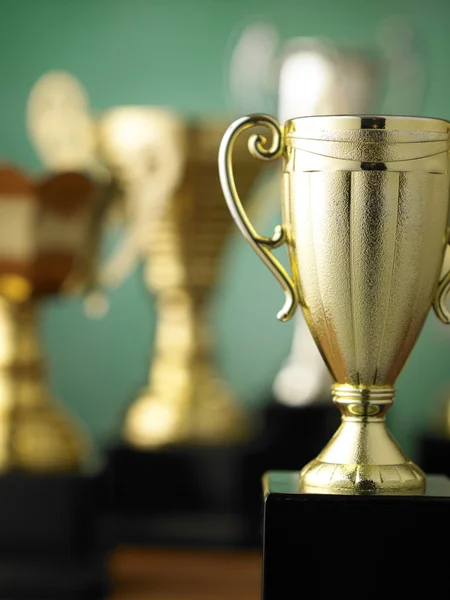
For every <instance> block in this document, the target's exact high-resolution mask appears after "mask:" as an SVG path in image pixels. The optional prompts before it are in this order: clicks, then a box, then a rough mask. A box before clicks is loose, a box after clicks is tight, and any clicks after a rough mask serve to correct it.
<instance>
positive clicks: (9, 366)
mask: <svg viewBox="0 0 450 600" xmlns="http://www.w3.org/2000/svg"><path fill="white" fill-rule="evenodd" d="M103 192H104V190H103V189H102V188H100V187H99V186H97V185H96V184H95V183H94V182H93V181H92V180H91V179H90V178H88V177H87V176H86V175H85V174H83V173H81V172H65V173H59V174H48V175H46V176H43V177H42V178H40V179H34V178H31V177H30V176H28V175H27V174H26V173H24V172H23V171H21V170H20V169H18V168H16V167H13V166H9V165H2V166H0V215H1V218H0V228H1V235H0V348H1V353H0V400H1V402H0V404H1V410H0V540H1V541H0V551H1V555H2V556H7V563H5V564H3V559H0V566H1V569H0V573H1V574H0V594H1V595H2V596H4V597H10V596H11V597H18V596H17V594H19V595H24V594H25V596H27V595H29V594H31V595H33V594H40V593H42V594H44V596H45V594H55V593H56V594H63V593H65V590H66V589H67V588H69V589H72V588H73V589H78V590H82V591H83V593H85V592H86V593H88V592H89V593H91V592H92V591H95V593H103V591H104V589H105V585H106V584H105V581H106V575H105V570H104V569H105V566H104V562H103V558H102V555H101V553H100V555H96V556H94V554H93V547H92V539H90V536H92V534H93V531H94V526H95V516H96V514H95V499H96V493H97V486H98V484H99V477H100V475H101V463H100V462H99V457H98V456H97V455H96V453H95V451H94V448H93V447H92V444H91V442H90V440H89V436H88V435H87V434H86V433H85V431H84V428H83V427H82V425H81V424H80V423H78V422H77V421H76V420H75V419H74V418H73V417H71V416H69V415H68V413H67V411H66V410H65V409H63V406H62V404H60V403H58V402H57V401H56V400H55V399H54V398H53V397H52V394H51V392H50V389H49V385H48V383H47V377H46V373H47V364H46V363H47V361H46V359H45V357H44V352H43V349H42V344H41V341H40V335H39V328H38V315H39V306H40V305H41V304H42V302H45V301H46V300H47V299H50V298H55V297H61V298H62V297H64V296H65V295H68V294H73V293H80V292H81V291H83V289H84V288H86V286H89V285H90V283H91V282H92V281H93V278H94V271H95V261H96V247H97V243H98V238H99V235H100V227H101V222H102V214H103V204H104V200H105V196H104V194H103ZM67 342H68V343H70V340H68V341H67ZM77 540H78V541H77ZM76 547H77V550H76V552H75V548H76ZM30 557H31V558H30ZM21 597H22V596H21Z"/></svg>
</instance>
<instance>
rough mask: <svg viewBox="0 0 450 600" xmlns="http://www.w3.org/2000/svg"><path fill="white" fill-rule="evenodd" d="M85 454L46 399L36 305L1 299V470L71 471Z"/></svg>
mask: <svg viewBox="0 0 450 600" xmlns="http://www.w3.org/2000/svg"><path fill="white" fill-rule="evenodd" d="M85 451H86V447H85V442H84V440H82V438H81V437H80V436H79V435H78V433H77V432H76V431H75V430H73V428H72V426H71V425H70V424H69V423H68V422H67V421H66V419H65V418H64V416H63V415H62V414H61V413H60V412H59V410H58V409H57V408H56V407H54V406H53V405H52V403H51V401H50V394H49V391H48V387H47V384H46V382H45V370H44V360H43V353H42V351H41V346H40V341H39V335H38V326H37V306H36V304H35V303H34V302H33V301H27V302H24V303H12V302H9V301H7V300H5V299H0V472H1V471H9V470H22V471H31V472H33V471H39V472H42V471H60V470H73V469H76V468H77V467H78V466H79V465H80V463H81V462H82V460H83V459H84V455H85Z"/></svg>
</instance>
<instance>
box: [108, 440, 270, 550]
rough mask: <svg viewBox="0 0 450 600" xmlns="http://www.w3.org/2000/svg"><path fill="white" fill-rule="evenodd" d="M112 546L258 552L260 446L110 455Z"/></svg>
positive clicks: (121, 450)
mask: <svg viewBox="0 0 450 600" xmlns="http://www.w3.org/2000/svg"><path fill="white" fill-rule="evenodd" d="M107 472H108V475H107V486H108V492H107V493H108V498H109V500H108V509H107V513H106V514H105V515H104V519H103V526H102V527H103V534H102V535H104V536H105V538H106V540H107V544H108V545H109V544H114V545H116V544H134V545H153V544H163V545H168V546H185V545H189V546H198V547H258V546H259V545H260V543H261V499H262V494H261V486H260V481H261V474H262V465H261V451H260V448H259V445H258V442H256V441H255V442H248V443H245V444H240V445H230V446H212V445H202V446H187V445H186V446H170V447H167V448H163V449H158V450H137V449H134V448H132V447H129V446H126V445H123V446H117V447H115V448H112V449H111V450H110V451H109V452H108V469H107Z"/></svg>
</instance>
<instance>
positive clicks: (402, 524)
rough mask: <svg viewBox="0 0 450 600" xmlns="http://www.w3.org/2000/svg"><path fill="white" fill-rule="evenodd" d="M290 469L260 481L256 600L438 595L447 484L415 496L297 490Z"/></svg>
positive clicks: (435, 480)
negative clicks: (260, 528) (260, 560)
mask: <svg viewBox="0 0 450 600" xmlns="http://www.w3.org/2000/svg"><path fill="white" fill-rule="evenodd" d="M298 482H299V473H298V471H284V472H283V471H279V472H270V473H267V474H266V475H265V476H264V495H265V502H264V520H263V521H264V525H263V536H264V541H263V546H264V559H263V600H278V599H279V598H283V597H286V598H288V597H291V596H292V597H293V596H294V595H304V596H305V597H313V598H314V599H315V600H322V599H323V600H325V599H327V600H328V599H329V598H331V597H335V596H340V595H343V596H345V598H346V600H379V599H380V598H383V600H397V599H398V598H418V597H420V596H422V595H424V597H425V595H426V597H435V598H438V597H440V596H442V593H443V590H445V589H446V586H447V581H446V578H445V577H446V575H445V574H446V572H447V563H448V560H447V555H446V553H445V552H442V550H441V548H440V545H439V544H438V543H437V540H438V539H441V540H445V539H447V538H448V536H449V535H450V521H449V519H448V513H449V511H450V479H448V478H447V477H445V476H442V475H429V476H428V477H427V481H426V493H425V494H423V495H417V496H413V495H405V496H392V495H352V496H351V495H339V494H330V495H327V494H309V493H303V492H300V491H299V484H298Z"/></svg>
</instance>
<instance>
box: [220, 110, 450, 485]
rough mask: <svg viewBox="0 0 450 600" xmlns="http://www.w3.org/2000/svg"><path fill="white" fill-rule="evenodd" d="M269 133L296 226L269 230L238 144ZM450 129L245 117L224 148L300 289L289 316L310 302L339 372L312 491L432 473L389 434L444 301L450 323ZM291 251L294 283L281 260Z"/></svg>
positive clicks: (319, 340)
mask: <svg viewBox="0 0 450 600" xmlns="http://www.w3.org/2000/svg"><path fill="white" fill-rule="evenodd" d="M254 125H258V126H264V125H265V126H266V127H267V128H268V129H269V131H270V132H271V134H272V140H271V144H270V145H269V146H266V144H267V140H266V139H265V137H263V136H260V135H254V136H253V137H252V138H250V142H249V150H250V152H251V154H252V155H253V156H254V157H256V158H260V159H262V160H271V159H275V158H278V157H280V156H282V157H283V168H282V171H283V172H282V190H283V224H282V225H281V226H278V227H277V229H276V231H275V234H274V236H273V237H271V238H270V237H265V236H261V235H259V234H258V233H257V232H256V231H255V230H254V228H253V226H252V225H251V223H250V222H249V220H248V218H247V216H246V214H245V212H244V210H243V208H242V205H241V203H240V201H239V197H238V194H237V191H236V186H235V183H234V179H233V169H232V150H233V144H234V141H235V139H236V138H237V136H239V134H240V133H241V131H243V130H248V129H249V128H251V127H252V126H254ZM449 128H450V123H449V122H447V121H444V120H440V119H431V118H419V117H400V116H399V117H397V116H370V115H369V116H356V115H352V116H345V115H342V116H314V117H303V118H297V119H292V120H289V121H287V122H286V123H285V125H284V126H280V125H279V124H278V122H277V121H276V120H275V119H273V118H272V117H268V116H265V115H250V116H248V117H243V118H241V119H238V120H237V121H236V122H235V123H234V124H233V125H231V126H230V128H229V129H228V131H227V133H226V134H225V136H224V138H223V141H222V144H221V148H220V153H219V171H220V178H221V183H222V188H223V192H224V195H225V199H226V201H227V204H228V207H229V209H230V212H231V214H232V215H233V217H234V219H235V221H236V223H237V225H238V227H239V228H240V230H241V232H242V233H243V235H244V236H245V237H246V239H247V240H248V242H249V243H250V245H251V246H252V247H253V248H254V249H255V251H256V252H257V253H258V255H259V256H260V257H261V258H262V260H263V261H264V262H265V264H266V265H267V266H268V267H269V269H270V270H271V271H272V272H273V274H274V275H275V276H276V278H277V279H278V281H279V282H280V284H281V285H282V287H283V288H284V290H285V293H286V303H285V305H284V307H283V309H282V310H281V311H280V313H279V314H278V318H279V319H280V320H282V321H286V320H288V319H290V318H291V317H292V316H293V314H294V312H295V310H296V307H297V304H300V305H301V308H302V311H303V314H304V316H305V320H306V322H307V323H308V326H309V328H310V331H311V333H312V336H313V338H314V340H315V342H316V344H317V346H318V348H319V350H320V352H321V354H322V356H323V359H324V361H325V363H326V365H327V367H328V369H329V371H330V374H331V376H332V378H333V381H334V383H333V385H332V394H333V400H334V402H335V403H336V404H337V406H338V407H339V409H340V411H341V414H342V423H341V425H340V427H339V429H338V430H337V432H336V433H335V434H334V436H333V437H332V439H331V440H330V442H329V443H328V444H327V445H326V447H325V448H324V449H323V450H322V452H321V453H320V454H319V456H318V457H317V458H316V459H314V460H313V461H311V462H310V463H308V464H307V465H306V466H305V467H303V469H302V470H301V472H300V490H301V491H304V492H314V493H328V494H330V493H339V494H366V493H368V494H401V495H409V494H422V493H424V491H425V476H424V473H423V472H422V470H421V469H420V468H419V467H418V466H416V465H415V464H414V463H412V462H411V461H409V460H408V459H407V458H406V456H405V455H404V454H403V452H402V450H401V449H400V448H399V446H398V444H397V443H396V441H395V440H394V439H393V437H392V435H391V434H390V433H389V431H388V429H387V428H386V423H385V414H386V411H387V409H388V408H389V407H390V405H391V404H392V402H393V399H394V393H395V390H394V384H395V381H396V379H397V377H398V376H399V374H400V372H401V370H402V368H403V366H404V364H405V362H406V360H407V358H408V356H409V354H410V352H411V350H412V349H413V346H414V344H415V342H416V340H417V338H418V336H419V334H420V331H421V329H422V326H423V324H424V322H425V319H426V317H427V315H428V312H429V310H430V308H431V306H432V305H433V304H434V308H435V310H436V313H437V315H438V317H439V318H441V319H442V320H443V321H448V320H449V319H448V317H449V314H448V311H447V309H446V307H445V297H446V295H447V292H448V288H449V275H446V276H445V277H443V279H442V280H441V281H440V274H441V270H442V264H443V259H444V252H445V249H446V245H447V241H448V213H449V208H448V204H449V171H448V161H449V154H448V151H449ZM283 243H286V244H287V247H288V253H289V258H290V264H291V268H292V273H293V277H292V278H291V276H290V275H289V274H288V273H287V271H286V270H285V269H284V268H283V266H282V265H281V264H280V263H279V262H278V261H277V259H276V258H275V257H274V256H273V254H272V253H271V250H272V249H273V248H277V247H279V246H281V245H282V244H283Z"/></svg>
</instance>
